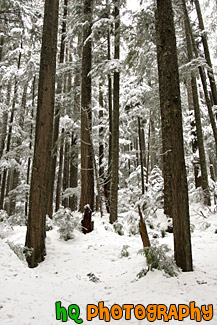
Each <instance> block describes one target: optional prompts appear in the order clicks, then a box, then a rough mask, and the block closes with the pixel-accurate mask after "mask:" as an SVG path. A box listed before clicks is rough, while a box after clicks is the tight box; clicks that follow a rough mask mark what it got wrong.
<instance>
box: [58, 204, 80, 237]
mask: <svg viewBox="0 0 217 325" xmlns="http://www.w3.org/2000/svg"><path fill="white" fill-rule="evenodd" d="M54 223H55V224H56V225H57V226H58V227H59V229H58V232H59V234H60V239H64V240H65V241H67V240H69V239H73V238H74V234H73V232H74V230H75V229H79V230H80V229H81V225H80V219H79V218H78V217H75V216H73V214H72V212H71V210H70V209H68V208H65V209H60V210H58V211H57V212H56V213H55V215H54Z"/></svg>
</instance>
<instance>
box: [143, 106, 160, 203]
mask: <svg viewBox="0 0 217 325" xmlns="http://www.w3.org/2000/svg"><path fill="white" fill-rule="evenodd" d="M150 147H151V110H150V112H149V126H148V150H147V160H146V181H145V183H146V186H145V190H146V192H147V191H148V182H149V169H150ZM164 205H165V202H164ZM164 209H165V208H164Z"/></svg>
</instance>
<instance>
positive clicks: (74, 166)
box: [69, 32, 82, 211]
mask: <svg viewBox="0 0 217 325" xmlns="http://www.w3.org/2000/svg"><path fill="white" fill-rule="evenodd" d="M77 56H78V62H77V69H76V71H75V78H74V85H73V88H74V94H73V104H74V105H73V116H74V119H75V120H77V119H78V118H79V117H80V111H81V90H80V86H81V73H80V61H81V57H82V33H81V32H80V33H79V35H78V44H77ZM77 186H78V136H77V134H76V132H72V136H71V154H70V187H71V188H77ZM69 207H70V209H71V210H72V211H75V210H77V209H78V197H77V194H73V195H72V196H71V197H70V198H69Z"/></svg>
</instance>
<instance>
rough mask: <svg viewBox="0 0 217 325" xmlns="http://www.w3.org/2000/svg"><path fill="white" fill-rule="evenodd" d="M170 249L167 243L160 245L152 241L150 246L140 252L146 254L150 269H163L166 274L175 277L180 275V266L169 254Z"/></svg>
mask: <svg viewBox="0 0 217 325" xmlns="http://www.w3.org/2000/svg"><path fill="white" fill-rule="evenodd" d="M169 251H170V249H169V247H168V246H167V245H165V244H163V245H160V246H159V245H158V243H157V242H152V243H151V246H150V247H146V248H144V249H142V250H140V251H139V253H142V254H145V256H146V259H147V263H148V270H149V271H152V270H153V269H157V270H162V271H164V272H165V274H167V275H169V276H171V277H173V276H177V275H178V273H179V268H178V267H177V265H176V263H175V261H174V259H173V258H172V257H170V256H168V255H167V253H168V252H169Z"/></svg>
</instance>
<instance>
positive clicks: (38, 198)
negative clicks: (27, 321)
mask: <svg viewBox="0 0 217 325" xmlns="http://www.w3.org/2000/svg"><path fill="white" fill-rule="evenodd" d="M44 8H45V9H44V24H43V34H42V48H41V62H40V72H39V89H38V106H37V117H36V133H35V148H34V158H33V167H32V176H31V188H30V199H29V216H28V224H27V233H26V247H27V253H26V260H27V262H28V265H29V267H36V266H37V265H38V263H40V262H42V261H43V260H44V256H45V235H46V233H45V222H46V212H47V200H48V179H49V172H48V171H49V168H50V159H51V150H52V133H53V118H54V99H55V74H56V51H57V31H58V10H59V1H58V0H45V6H44Z"/></svg>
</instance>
